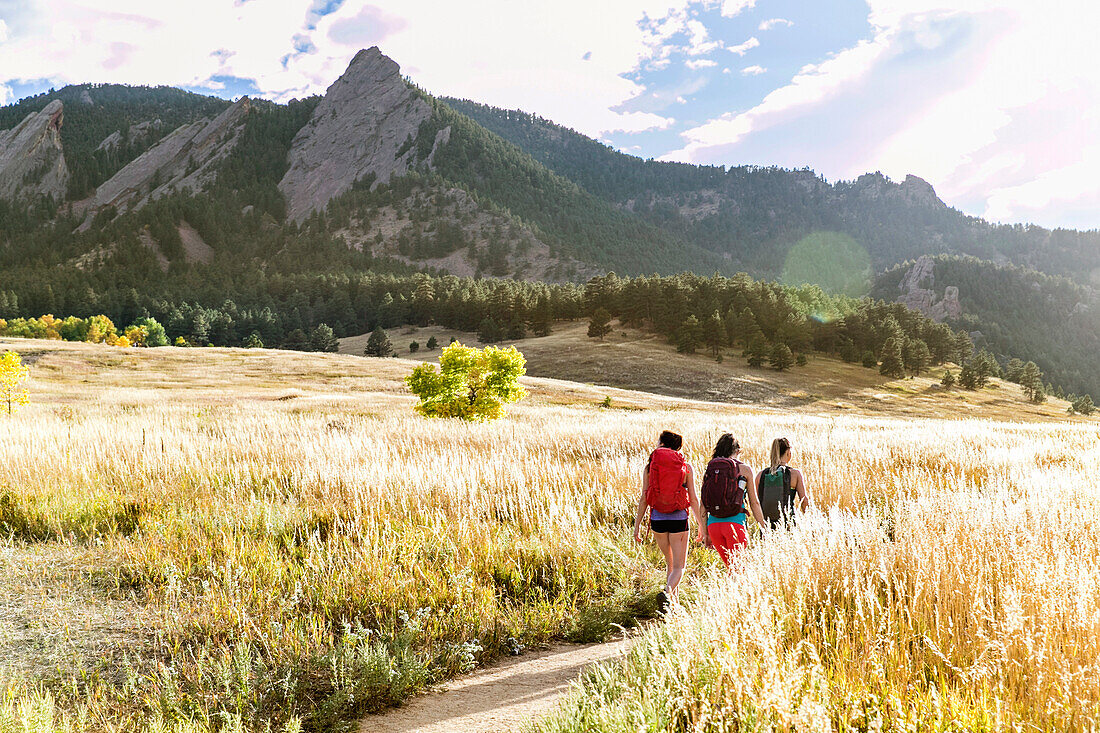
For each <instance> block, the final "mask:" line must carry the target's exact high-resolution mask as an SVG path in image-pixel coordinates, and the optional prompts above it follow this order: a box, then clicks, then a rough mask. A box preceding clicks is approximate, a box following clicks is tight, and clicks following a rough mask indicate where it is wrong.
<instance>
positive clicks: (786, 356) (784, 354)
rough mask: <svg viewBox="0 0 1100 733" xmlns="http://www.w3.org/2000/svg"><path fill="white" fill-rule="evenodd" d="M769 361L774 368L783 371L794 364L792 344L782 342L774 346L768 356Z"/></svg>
mask: <svg viewBox="0 0 1100 733" xmlns="http://www.w3.org/2000/svg"><path fill="white" fill-rule="evenodd" d="M768 361H769V362H770V363H771V365H772V368H773V369H775V370H776V371H780V372H782V371H784V370H787V369H790V368H791V367H792V366H794V354H793V353H792V352H791V347H790V346H787V345H786V344H784V343H782V342H780V343H777V344H776V345H775V346H773V347H772V353H771V355H770V356H769V357H768Z"/></svg>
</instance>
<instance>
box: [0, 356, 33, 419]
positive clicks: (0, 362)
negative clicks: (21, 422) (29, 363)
mask: <svg viewBox="0 0 1100 733" xmlns="http://www.w3.org/2000/svg"><path fill="white" fill-rule="evenodd" d="M30 372H31V370H30V368H28V367H26V366H23V360H22V359H20V358H19V354H17V353H15V352H14V351H5V352H4V353H3V354H0V400H3V401H4V403H5V404H7V406H8V414H9V415H10V414H12V412H13V411H14V410H15V408H16V407H18V406H19V405H25V404H27V401H28V397H27V388H26V383H27V377H28V376H29V375H30Z"/></svg>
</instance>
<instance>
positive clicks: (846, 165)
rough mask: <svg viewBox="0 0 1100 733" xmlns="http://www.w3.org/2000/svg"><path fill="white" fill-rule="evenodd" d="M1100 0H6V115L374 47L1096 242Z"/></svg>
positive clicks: (303, 64) (1, 65)
mask: <svg viewBox="0 0 1100 733" xmlns="http://www.w3.org/2000/svg"><path fill="white" fill-rule="evenodd" d="M1097 27H1100V3H1098V2H1095V0H1048V1H1047V2H1044V3H1039V2H1035V0H957V1H956V2H942V1H941V0H600V2H591V0H586V1H585V2H581V1H580V0H555V1H554V2H539V3H536V2H525V1H517V0H510V1H509V0H495V1H489V0H468V1H467V2H462V3H455V2H441V1H440V0H371V1H370V2H366V1H364V0H187V2H167V1H164V2H149V0H114V1H108V0H100V1H99V2H93V1H92V0H84V1H81V0H0V104H8V103H10V102H13V101H16V100H18V99H21V98H23V97H25V96H28V95H31V94H36V93H39V92H42V91H45V90H47V89H49V88H51V87H56V88H59V87H61V86H64V85H65V84H74V83H84V82H118V83H127V84H152V85H156V84H168V85H173V86H181V87H185V88H187V89H191V90H194V91H197V92H202V93H207V94H214V95H218V96H223V97H237V96H239V95H242V94H248V95H251V96H256V97H265V98H269V99H273V100H277V101H286V100H288V99H291V98H294V97H303V96H307V95H310V94H318V93H323V92H324V90H325V88H326V87H327V86H328V85H329V84H331V83H332V82H333V81H334V80H335V79H336V78H337V77H338V76H339V75H340V74H341V73H342V72H343V70H344V69H345V68H346V66H347V64H348V62H349V61H350V59H351V57H352V56H354V55H355V52H356V51H357V50H358V49H360V48H366V47H369V46H372V45H377V46H379V47H380V48H381V49H382V51H383V53H385V54H387V55H388V56H390V57H392V58H393V59H394V60H395V61H397V62H398V63H399V64H400V65H401V69H402V73H403V74H405V75H406V76H408V77H410V78H411V79H412V80H413V81H415V82H416V83H417V84H418V85H420V86H421V87H422V88H424V89H426V90H427V91H429V92H431V93H433V94H438V95H447V96H456V97H466V98H469V99H473V100H476V101H479V102H484V103H487V104H492V105H496V106H500V107H507V108H519V109H523V110H526V111H529V112H534V113H536V114H539V115H542V116H543V117H546V118H549V119H551V120H554V121H555V122H558V123H560V124H563V125H566V126H568V127H572V128H574V129H575V130H577V131H579V132H582V133H584V134H586V135H590V136H592V137H595V138H597V139H600V140H602V141H604V142H606V143H607V144H609V145H612V146H613V147H615V148H618V149H620V150H623V151H624V152H628V153H631V154H633V155H638V156H641V157H645V158H657V159H661V160H675V161H684V162H691V163H701V164H713V165H725V166H733V165H746V164H751V165H778V166H782V167H786V168H811V169H813V170H814V171H816V172H817V173H819V174H820V175H822V176H824V177H825V178H827V179H828V180H829V181H837V180H850V179H853V178H855V177H857V176H859V175H860V174H862V173H865V172H871V171H881V172H882V173H884V174H886V175H887V176H889V177H891V178H893V179H894V180H901V179H903V178H904V177H905V176H906V175H907V174H913V175H917V176H920V177H921V178H924V179H925V180H927V181H929V182H930V183H931V184H932V185H933V186H934V187H935V188H936V191H937V193H938V194H939V195H940V197H941V198H942V199H944V200H945V201H946V202H947V203H948V204H949V205H952V206H955V207H956V208H959V209H961V210H963V211H965V212H966V213H968V214H973V215H976V216H983V217H985V218H988V219H990V220H993V221H1000V222H1033V223H1037V224H1041V225H1043V226H1048V227H1059V226H1062V227H1070V228H1078V229H1092V228H1100V135H1097V134H1096V131H1097V130H1100V125H1098V122H1100V120H1098V119H1097V118H1098V117H1100V64H1098V63H1096V61H1095V60H1094V58H1093V57H1094V46H1095V42H1094V40H1093V37H1092V36H1093V29H1095V28H1097Z"/></svg>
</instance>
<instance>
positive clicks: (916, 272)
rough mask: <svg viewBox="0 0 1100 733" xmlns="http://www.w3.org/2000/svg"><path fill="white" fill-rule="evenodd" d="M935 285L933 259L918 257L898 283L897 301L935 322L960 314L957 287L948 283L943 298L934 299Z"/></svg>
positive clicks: (960, 305) (960, 307)
mask: <svg viewBox="0 0 1100 733" xmlns="http://www.w3.org/2000/svg"><path fill="white" fill-rule="evenodd" d="M935 287H936V263H935V261H934V260H933V259H932V258H931V257H929V256H927V255H925V256H923V257H919V258H918V259H917V261H916V262H914V263H913V267H912V269H910V270H909V272H907V273H905V276H904V277H903V278H902V279H901V284H900V285H898V289H899V290H900V291H901V295H900V296H899V297H898V302H899V303H902V304H903V305H905V306H906V307H909V308H912V309H913V310H918V311H920V312H921V313H923V314H924V315H926V316H928V317H929V318H931V319H932V320H934V321H937V322H939V321H944V320H946V319H948V318H952V319H954V318H958V317H959V316H961V315H962V304H961V303H959V289H958V288H957V287H955V286H954V285H948V286H947V287H946V288H944V293H943V298H942V299H940V300H936V291H935Z"/></svg>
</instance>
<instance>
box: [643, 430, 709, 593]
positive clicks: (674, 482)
mask: <svg viewBox="0 0 1100 733" xmlns="http://www.w3.org/2000/svg"><path fill="white" fill-rule="evenodd" d="M683 443H684V439H683V438H682V437H680V436H679V435H677V434H676V433H673V432H671V431H668V430H666V431H664V432H662V433H661V437H660V440H659V442H658V445H657V449H656V450H654V451H653V452H652V453H650V454H649V461H648V462H646V466H645V470H644V471H643V472H642V493H641V494H640V495H639V496H638V511H637V513H636V514H635V517H634V541H635V542H641V541H642V521H643V520H644V519H645V512H646V508H647V507H648V508H649V528H650V529H651V530H653V536H654V537H655V538H656V540H657V547H659V548H660V549H661V554H663V555H664V556H665V562H666V563H667V566H668V574H667V576H666V578H665V587H664V590H662V591H661V592H660V593H659V594H658V595H657V609H658V610H659V611H664V610H666V609H667V608H668V604H669V603H670V602H672V601H675V600H676V589H677V587H678V586H679V585H680V579H681V578H682V577H683V576H684V568H685V566H686V564H687V549H688V512H687V510H688V508H689V507H690V508H691V510H692V512H693V513H694V514H695V519H696V521H697V522H698V523H699V524H698V526H699V536H698V538H697V539H698V541H699V542H703V541H704V540H705V536H704V534H703V531H704V530H703V528H704V526H705V525H703V523H702V522H701V521H700V513H699V499H698V498H696V496H695V473H694V471H693V470H692V468H691V464H690V463H688V462H687V461H685V460H684V456H683V454H682V453H680V447H681V446H682V445H683Z"/></svg>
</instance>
